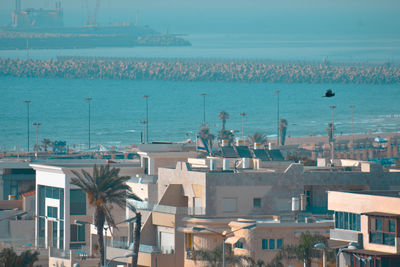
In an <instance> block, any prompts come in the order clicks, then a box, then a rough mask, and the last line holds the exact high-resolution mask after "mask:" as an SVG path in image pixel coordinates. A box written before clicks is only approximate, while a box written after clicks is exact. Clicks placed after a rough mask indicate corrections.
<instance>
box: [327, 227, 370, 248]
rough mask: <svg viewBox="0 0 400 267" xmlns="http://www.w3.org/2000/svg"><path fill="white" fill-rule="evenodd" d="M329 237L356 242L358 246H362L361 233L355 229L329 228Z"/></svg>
mask: <svg viewBox="0 0 400 267" xmlns="http://www.w3.org/2000/svg"><path fill="white" fill-rule="evenodd" d="M330 239H332V240H341V241H346V242H349V243H350V242H353V243H357V244H358V245H357V246H358V248H362V247H363V234H362V233H360V232H357V231H352V230H344V229H337V228H335V229H331V230H330Z"/></svg>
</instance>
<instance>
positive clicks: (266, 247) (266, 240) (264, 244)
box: [262, 239, 268, 250]
mask: <svg viewBox="0 0 400 267" xmlns="http://www.w3.org/2000/svg"><path fill="white" fill-rule="evenodd" d="M262 249H263V250H266V249H268V239H263V240H262Z"/></svg>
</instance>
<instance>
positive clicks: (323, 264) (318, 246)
mask: <svg viewBox="0 0 400 267" xmlns="http://www.w3.org/2000/svg"><path fill="white" fill-rule="evenodd" d="M314 248H316V249H318V250H322V267H326V253H325V249H326V246H325V244H324V243H317V244H315V245H314Z"/></svg>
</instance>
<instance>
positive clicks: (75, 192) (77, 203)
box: [69, 189, 86, 215]
mask: <svg viewBox="0 0 400 267" xmlns="http://www.w3.org/2000/svg"><path fill="white" fill-rule="evenodd" d="M69 199H70V214H71V215H86V194H85V193H84V192H83V191H82V190H81V189H71V190H70V195H69Z"/></svg>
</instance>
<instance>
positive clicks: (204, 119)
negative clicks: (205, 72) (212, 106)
mask: <svg viewBox="0 0 400 267" xmlns="http://www.w3.org/2000/svg"><path fill="white" fill-rule="evenodd" d="M200 96H202V97H203V125H206V94H205V93H202V94H201V95H200Z"/></svg>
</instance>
